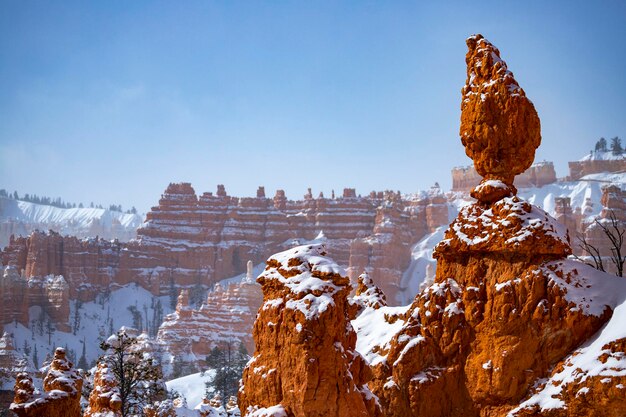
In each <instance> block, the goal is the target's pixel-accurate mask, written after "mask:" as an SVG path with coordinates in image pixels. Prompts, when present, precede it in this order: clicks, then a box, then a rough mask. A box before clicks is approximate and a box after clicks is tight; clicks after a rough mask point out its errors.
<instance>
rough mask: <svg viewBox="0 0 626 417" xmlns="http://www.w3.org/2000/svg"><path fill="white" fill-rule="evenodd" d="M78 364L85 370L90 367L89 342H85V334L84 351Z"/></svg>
mask: <svg viewBox="0 0 626 417" xmlns="http://www.w3.org/2000/svg"><path fill="white" fill-rule="evenodd" d="M77 366H78V367H79V368H80V369H83V370H87V369H89V365H88V364H87V343H86V342H85V337H84V336H83V351H82V353H81V355H80V359H78V365H77Z"/></svg>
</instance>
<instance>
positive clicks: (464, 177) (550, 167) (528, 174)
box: [452, 161, 556, 191]
mask: <svg viewBox="0 0 626 417" xmlns="http://www.w3.org/2000/svg"><path fill="white" fill-rule="evenodd" d="M481 179H482V177H481V176H480V175H479V174H478V172H476V169H475V168H474V166H473V165H470V166H468V167H456V168H453V169H452V191H470V190H471V189H472V188H474V187H476V186H477V185H478V184H479V183H480V181H481ZM554 182H556V171H555V170H554V164H553V163H552V162H545V161H544V162H538V163H535V164H533V165H531V166H530V168H528V169H527V170H526V171H524V172H523V173H522V174H520V175H518V176H517V177H515V181H514V185H515V186H516V187H519V188H527V187H542V186H544V185H547V184H552V183H554Z"/></svg>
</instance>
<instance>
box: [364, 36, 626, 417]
mask: <svg viewBox="0 0 626 417" xmlns="http://www.w3.org/2000/svg"><path fill="white" fill-rule="evenodd" d="M468 46H469V53H468V55H467V64H468V84H467V86H466V87H465V88H464V90H463V94H464V100H463V105H462V109H463V115H462V120H461V135H462V141H463V144H464V145H465V146H466V150H467V154H468V155H469V156H470V157H472V158H473V159H474V162H475V165H476V167H477V170H478V172H479V173H480V174H482V175H483V176H484V177H485V179H484V180H483V181H482V182H481V183H480V185H478V186H477V187H476V188H474V190H473V192H472V196H474V197H475V198H477V199H478V201H477V202H476V203H474V204H471V205H469V206H466V207H464V208H463V209H461V211H460V213H459V215H458V217H457V218H456V219H455V220H454V222H453V223H452V224H451V225H450V227H449V228H448V230H447V231H446V233H445V237H444V240H443V241H442V242H440V243H439V244H438V245H437V247H436V248H435V252H434V255H433V256H434V257H435V258H436V259H437V272H436V277H435V282H434V284H432V285H431V286H430V287H428V288H426V289H425V290H424V291H423V292H422V293H421V294H419V295H418V296H417V297H416V299H415V300H414V302H413V304H412V305H411V307H410V308H409V310H408V311H407V312H406V314H405V317H404V320H405V323H404V324H403V326H402V328H401V330H400V331H399V332H398V333H397V334H396V335H395V336H394V337H393V339H392V340H391V342H390V343H389V346H388V347H387V349H388V353H387V354H386V358H385V361H381V362H380V363H377V364H376V366H375V367H374V375H375V377H374V379H373V381H372V382H371V383H370V387H371V388H372V391H373V392H374V394H375V395H377V396H378V398H379V400H380V403H381V405H382V408H383V412H384V414H385V415H387V416H398V417H400V416H402V417H404V416H420V417H424V416H426V417H428V416H433V417H434V416H460V417H463V416H476V417H478V416H481V417H496V416H506V415H508V413H509V412H513V411H514V412H518V413H522V414H519V415H525V414H523V413H524V412H531V413H532V412H536V411H537V410H541V407H539V408H533V404H543V403H541V398H539V399H537V400H532V399H531V400H529V401H530V403H528V404H527V406H526V405H524V406H523V407H522V408H518V406H519V405H520V403H522V402H523V401H524V399H525V398H527V397H529V396H531V394H532V393H533V391H532V388H533V386H536V385H537V383H538V382H539V381H541V380H542V378H547V377H549V376H550V375H551V372H554V374H556V376H555V375H552V378H554V380H555V382H554V384H558V375H560V374H558V370H554V371H553V370H552V368H553V366H554V365H555V364H557V362H559V361H561V360H563V358H565V357H566V356H567V355H568V354H569V353H570V352H571V351H572V350H574V349H576V348H577V347H578V346H579V345H580V344H581V343H582V342H584V341H585V340H587V339H588V338H590V337H591V336H592V335H593V334H594V333H595V332H596V331H597V330H598V329H600V328H601V326H602V325H603V324H604V323H605V322H606V321H607V320H608V319H609V318H610V317H611V314H612V306H614V305H615V304H616V303H615V301H614V300H613V301H611V297H612V295H611V294H610V292H611V290H608V289H609V288H611V286H609V285H608V284H607V282H608V281H607V280H610V277H606V278H605V275H603V274H601V276H600V275H597V274H596V271H595V270H592V271H594V272H590V270H589V268H588V267H587V266H585V265H583V264H581V263H579V262H575V261H571V260H567V259H565V258H566V257H567V255H569V254H570V253H571V248H570V245H569V237H568V235H567V231H566V229H565V227H564V226H562V225H561V224H559V223H557V222H556V220H554V219H553V218H551V217H550V216H549V215H547V213H545V212H543V211H542V210H540V209H538V208H536V207H534V206H532V205H530V204H529V203H527V202H524V201H522V200H521V199H519V198H518V197H516V196H515V193H516V189H515V187H514V186H513V185H512V184H513V177H514V175H515V174H518V173H521V172H522V171H524V170H525V169H526V168H527V167H528V166H529V165H530V163H531V162H532V159H533V155H534V150H535V148H536V147H537V146H538V144H539V141H540V136H539V120H538V118H537V115H536V113H535V111H534V108H533V107H532V104H531V103H530V102H529V101H528V100H527V99H526V97H525V96H524V93H523V91H522V90H521V88H519V86H518V85H517V83H516V82H515V80H514V79H513V76H512V74H510V72H508V70H507V69H506V65H505V64H504V62H503V61H501V60H500V58H499V52H498V50H497V49H496V48H495V47H493V45H491V44H490V43H489V42H487V41H486V40H484V39H483V38H482V36H480V35H476V36H473V37H471V38H470V39H469V40H468ZM496 93H497V94H496ZM611 285H616V283H615V282H613V283H612V284H611ZM615 288H619V287H615ZM623 289H626V287H625V288H623ZM606 293H609V294H606ZM382 348H383V346H380V349H379V350H382ZM620 349H621V347H619V346H617V347H616V352H615V353H614V355H616V357H618V356H619V355H621V354H622V353H619V352H620ZM607 355H610V354H609V353H607ZM571 358H573V359H569V360H572V361H574V362H572V363H575V356H574V355H572V357H571ZM562 366H563V367H567V366H568V362H566V363H565V364H564V365H562ZM571 367H574V366H573V365H571V366H570V368H571ZM615 369H618V373H619V372H621V368H619V367H618V368H615ZM590 375H591V372H590ZM598 379H599V378H598ZM590 380H593V378H591V379H590ZM581 381H584V379H582V380H581ZM618 382H619V381H614V380H610V385H611V386H612V387H615V386H619V385H618V384H617V383H618ZM550 384H551V382H550V383H548V384H547V385H548V386H556V385H550ZM569 390H572V392H573V394H569V396H570V397H574V396H575V394H576V392H578V391H576V387H575V386H573V387H571V388H570V387H569V386H568V387H567V389H565V388H564V389H563V390H562V391H561V393H560V394H559V395H561V398H563V399H564V401H563V404H564V406H565V407H564V408H565V409H566V410H567V409H569V408H568V407H567V402H566V401H571V404H572V406H574V405H577V406H578V404H581V403H582V400H576V401H572V400H568V394H567V393H568V392H569ZM583 391H584V390H583ZM613 391H615V389H613ZM613 391H611V389H608V390H600V391H595V393H596V395H598V393H599V397H601V398H604V399H605V400H602V401H597V402H595V404H593V405H589V404H587V405H585V406H584V407H583V406H582V405H580V406H581V407H583V409H584V411H582V412H580V413H579V412H577V411H576V412H573V413H571V414H570V413H569V411H565V412H564V411H563V410H561V411H560V412H557V414H555V415H559V416H561V415H563V416H564V415H568V416H569V415H572V416H578V415H584V416H591V415H604V414H603V413H602V412H601V411H600V410H601V407H602V404H607V405H611V406H614V404H615V401H616V400H615V398H617V397H616V393H615V392H617V391H615V392H613ZM603 392H604V393H606V392H609V395H604V394H603ZM549 393H550V392H548V394H546V395H548V397H549ZM542 398H545V395H544V397H542ZM587 398H591V395H590V396H587ZM622 398H624V397H622ZM614 409H615V408H614ZM618 409H619V408H618ZM611 413H613V411H611ZM541 415H543V414H541ZM611 415H618V414H611Z"/></svg>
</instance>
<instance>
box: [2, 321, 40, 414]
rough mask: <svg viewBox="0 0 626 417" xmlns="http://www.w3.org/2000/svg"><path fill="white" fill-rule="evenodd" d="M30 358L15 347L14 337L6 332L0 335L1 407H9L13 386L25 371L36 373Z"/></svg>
mask: <svg viewBox="0 0 626 417" xmlns="http://www.w3.org/2000/svg"><path fill="white" fill-rule="evenodd" d="M34 371H35V370H34V369H32V368H31V367H30V366H29V363H28V359H27V358H26V357H25V356H24V355H23V354H22V353H20V352H18V351H17V349H15V345H14V343H13V337H12V336H11V335H9V334H8V333H6V332H4V334H3V335H2V337H0V409H8V408H9V405H10V404H11V402H12V401H13V395H14V392H13V387H14V385H15V381H16V379H17V376H18V375H19V374H21V373H23V372H31V373H34Z"/></svg>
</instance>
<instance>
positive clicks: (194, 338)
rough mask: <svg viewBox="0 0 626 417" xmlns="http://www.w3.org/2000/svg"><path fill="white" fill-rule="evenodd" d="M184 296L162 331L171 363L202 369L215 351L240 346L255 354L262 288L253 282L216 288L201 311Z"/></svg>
mask: <svg viewBox="0 0 626 417" xmlns="http://www.w3.org/2000/svg"><path fill="white" fill-rule="evenodd" d="M185 292H186V290H183V291H182V292H181V296H180V297H179V299H178V304H177V306H176V311H175V312H174V313H172V314H170V315H168V316H166V318H165V321H164V322H163V324H162V325H161V326H160V328H159V332H158V335H157V341H158V343H159V344H160V345H161V346H163V349H164V353H165V354H166V356H169V359H170V361H171V362H178V363H179V365H180V364H181V363H184V365H183V368H185V367H188V368H190V369H201V368H203V367H204V366H205V364H204V359H205V358H206V356H207V355H208V354H209V352H210V351H211V350H212V349H213V348H214V347H220V348H225V346H226V345H227V344H230V345H231V348H236V346H235V345H236V344H237V343H239V342H241V343H243V344H244V345H245V346H246V349H247V350H248V352H254V350H255V349H254V342H253V340H252V326H253V324H254V319H255V317H256V313H257V310H258V309H259V307H260V306H261V304H262V300H263V295H262V293H261V287H260V286H259V285H258V284H257V283H256V282H254V281H252V280H251V279H246V280H244V281H243V282H241V283H234V284H230V285H228V286H226V287H223V286H221V285H220V284H216V285H215V287H214V289H213V291H210V292H209V294H208V296H207V300H206V302H205V303H203V304H202V305H201V306H200V308H198V309H193V308H191V307H190V306H189V298H188V296H187V295H186V294H185Z"/></svg>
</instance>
